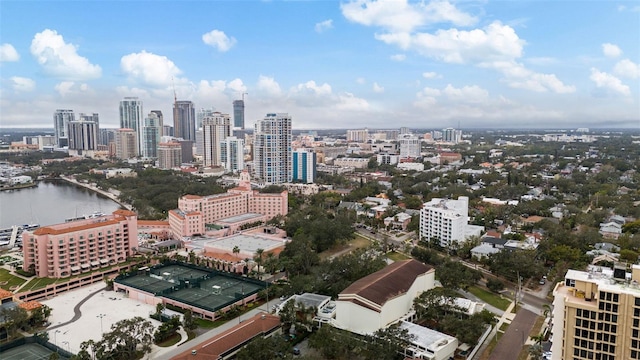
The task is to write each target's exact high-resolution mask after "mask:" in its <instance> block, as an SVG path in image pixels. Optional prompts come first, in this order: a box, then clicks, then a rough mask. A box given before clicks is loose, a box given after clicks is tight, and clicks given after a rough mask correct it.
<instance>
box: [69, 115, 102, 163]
mask: <svg viewBox="0 0 640 360" xmlns="http://www.w3.org/2000/svg"><path fill="white" fill-rule="evenodd" d="M97 115H98V114H94V116H95V117H96V118H97ZM81 118H82V117H81ZM97 149H98V123H97V122H95V121H92V120H78V121H69V151H70V152H75V153H76V154H78V155H90V154H87V153H86V152H90V151H94V150H97Z"/></svg>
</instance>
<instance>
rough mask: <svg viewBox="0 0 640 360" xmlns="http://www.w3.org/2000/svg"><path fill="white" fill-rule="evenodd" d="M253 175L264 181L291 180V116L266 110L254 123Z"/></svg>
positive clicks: (281, 181) (285, 181)
mask: <svg viewBox="0 0 640 360" xmlns="http://www.w3.org/2000/svg"><path fill="white" fill-rule="evenodd" d="M253 133H254V141H253V165H254V176H255V177H256V178H257V179H258V180H260V181H262V182H264V183H266V184H282V183H287V182H291V179H292V175H293V174H292V153H291V140H292V135H291V116H289V114H287V113H278V114H275V113H270V114H267V115H266V116H265V117H264V119H261V120H257V121H256V123H255V125H254V132H253Z"/></svg>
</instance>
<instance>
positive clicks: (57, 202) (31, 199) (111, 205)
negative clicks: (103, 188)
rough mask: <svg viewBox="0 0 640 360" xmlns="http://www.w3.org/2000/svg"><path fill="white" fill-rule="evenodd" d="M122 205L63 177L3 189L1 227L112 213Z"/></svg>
mask: <svg viewBox="0 0 640 360" xmlns="http://www.w3.org/2000/svg"><path fill="white" fill-rule="evenodd" d="M119 208H120V205H118V204H117V203H116V202H114V201H113V200H110V199H108V198H106V197H104V196H102V195H100V194H97V193H95V192H93V191H91V190H88V189H85V188H83V187H80V186H77V185H73V184H69V183H67V182H65V181H62V180H52V181H41V182H39V183H38V186H36V187H32V188H26V189H20V190H10V191H2V192H0V228H3V229H4V228H7V227H10V226H12V225H22V224H33V223H37V224H40V225H41V226H44V225H52V224H57V223H61V222H64V221H65V219H68V218H71V217H78V216H83V215H88V214H91V213H94V212H103V213H105V214H110V213H111V212H112V211H114V210H117V209H119Z"/></svg>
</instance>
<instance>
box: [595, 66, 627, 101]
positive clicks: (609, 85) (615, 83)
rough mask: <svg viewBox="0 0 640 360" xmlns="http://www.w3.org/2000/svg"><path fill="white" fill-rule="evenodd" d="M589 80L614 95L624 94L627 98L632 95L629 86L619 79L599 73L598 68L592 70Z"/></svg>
mask: <svg viewBox="0 0 640 360" xmlns="http://www.w3.org/2000/svg"><path fill="white" fill-rule="evenodd" d="M589 79H591V81H593V82H594V83H595V84H596V86H597V87H598V88H602V89H605V90H609V91H612V92H614V93H618V94H622V95H625V96H629V95H631V90H629V87H628V86H627V85H624V84H623V83H622V81H620V79H618V78H617V77H615V76H613V75H611V74H607V73H605V72H602V71H599V70H598V69H596V68H591V76H589Z"/></svg>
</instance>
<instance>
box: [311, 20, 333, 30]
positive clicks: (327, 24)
mask: <svg viewBox="0 0 640 360" xmlns="http://www.w3.org/2000/svg"><path fill="white" fill-rule="evenodd" d="M332 28H333V20H331V19H329V20H325V21H321V22H319V23H316V26H315V30H316V32H317V33H322V32H325V31H326V30H329V29H332Z"/></svg>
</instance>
